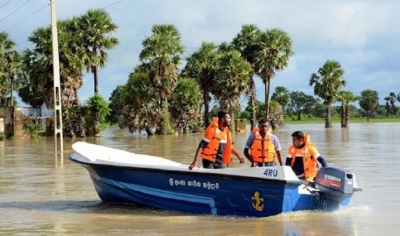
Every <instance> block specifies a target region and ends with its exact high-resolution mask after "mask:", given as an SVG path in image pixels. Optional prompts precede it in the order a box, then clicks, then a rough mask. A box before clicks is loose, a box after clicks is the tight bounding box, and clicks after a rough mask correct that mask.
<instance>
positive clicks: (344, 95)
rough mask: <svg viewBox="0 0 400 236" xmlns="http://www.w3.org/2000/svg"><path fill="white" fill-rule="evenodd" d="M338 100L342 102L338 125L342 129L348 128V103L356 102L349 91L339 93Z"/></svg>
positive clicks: (355, 98)
mask: <svg viewBox="0 0 400 236" xmlns="http://www.w3.org/2000/svg"><path fill="white" fill-rule="evenodd" d="M339 100H340V101H341V102H342V107H341V110H342V112H341V113H342V114H341V117H340V124H341V127H342V128H346V127H349V119H350V103H351V102H355V101H357V100H358V97H357V96H355V95H354V94H353V93H352V92H351V91H340V92H339Z"/></svg>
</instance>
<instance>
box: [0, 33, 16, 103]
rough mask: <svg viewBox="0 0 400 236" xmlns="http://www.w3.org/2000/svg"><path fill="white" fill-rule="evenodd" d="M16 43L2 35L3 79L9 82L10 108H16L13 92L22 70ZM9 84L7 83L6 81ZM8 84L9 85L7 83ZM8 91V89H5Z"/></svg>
mask: <svg viewBox="0 0 400 236" xmlns="http://www.w3.org/2000/svg"><path fill="white" fill-rule="evenodd" d="M14 47H15V42H14V41H12V40H11V39H10V38H9V36H8V34H7V33H6V32H1V33H0V64H1V71H0V73H1V74H3V79H5V80H8V81H9V86H10V87H9V88H10V89H9V90H10V103H9V106H14V101H13V92H14V83H15V77H16V74H17V72H18V70H19V68H20V61H21V57H20V55H19V53H18V52H17V51H16V50H15V49H14ZM4 82H7V81H4ZM5 84H7V83H5ZM5 90H7V89H5Z"/></svg>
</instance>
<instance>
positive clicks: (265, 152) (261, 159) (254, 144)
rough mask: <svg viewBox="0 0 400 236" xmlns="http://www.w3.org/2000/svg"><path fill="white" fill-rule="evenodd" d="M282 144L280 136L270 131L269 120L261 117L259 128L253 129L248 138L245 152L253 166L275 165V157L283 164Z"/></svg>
mask: <svg viewBox="0 0 400 236" xmlns="http://www.w3.org/2000/svg"><path fill="white" fill-rule="evenodd" d="M280 150H282V147H281V144H280V142H279V139H278V137H276V135H274V134H272V133H271V132H270V126H269V122H268V121H267V120H265V119H261V120H260V121H259V122H258V128H255V129H253V131H252V132H251V134H250V136H249V137H248V138H247V142H246V146H245V147H244V150H243V154H244V155H245V156H246V158H247V159H248V160H249V161H250V162H251V166H252V167H256V166H274V165H275V157H277V159H278V161H279V164H280V165H281V166H282V158H281V152H280Z"/></svg>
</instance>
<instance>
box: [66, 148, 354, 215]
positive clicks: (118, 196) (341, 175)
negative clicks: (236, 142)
mask: <svg viewBox="0 0 400 236" xmlns="http://www.w3.org/2000/svg"><path fill="white" fill-rule="evenodd" d="M72 148H73V150H74V153H73V154H71V155H69V159H70V160H71V161H74V162H77V163H79V164H81V165H83V166H84V167H85V168H86V169H87V170H88V171H89V174H90V177H91V178H92V180H93V183H94V187H95V189H96V191H97V193H98V195H99V197H100V199H101V200H102V201H104V202H111V203H128V204H129V203H132V204H140V205H146V206H150V207H155V208H162V209H169V210H177V211H183V212H190V213H206V214H214V215H238V216H250V217H267V216H272V215H276V214H280V213H282V212H290V211H300V210H314V209H318V210H332V209H337V208H338V207H340V206H346V205H348V204H349V202H350V199H351V197H352V195H353V193H354V192H355V191H357V190H360V188H358V186H357V183H356V179H355V175H354V174H353V173H351V172H349V171H345V170H341V169H337V168H331V167H327V168H324V169H322V170H320V172H319V174H318V176H317V177H316V181H315V182H313V183H312V184H307V183H305V182H304V181H301V180H299V179H298V178H297V177H296V175H295V174H294V172H293V171H292V169H291V168H290V167H288V166H283V167H281V166H272V167H256V168H251V167H244V168H225V169H217V170H214V169H203V168H198V169H193V170H191V171H190V170H188V165H185V164H181V163H178V162H174V161H171V160H168V159H165V158H161V157H156V156H150V155H144V154H136V153H132V152H127V151H123V150H119V149H114V148H109V147H105V146H100V145H95V144H89V143H85V142H76V143H74V144H73V145H72Z"/></svg>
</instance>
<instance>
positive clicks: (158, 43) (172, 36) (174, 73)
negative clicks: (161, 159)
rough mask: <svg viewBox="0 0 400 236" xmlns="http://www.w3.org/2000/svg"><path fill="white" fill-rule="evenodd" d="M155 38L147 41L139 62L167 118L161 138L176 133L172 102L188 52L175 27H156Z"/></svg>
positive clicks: (162, 124) (163, 122)
mask: <svg viewBox="0 0 400 236" xmlns="http://www.w3.org/2000/svg"><path fill="white" fill-rule="evenodd" d="M151 31H152V35H151V36H149V37H147V38H145V39H144V40H143V43H142V44H143V49H142V51H141V52H140V55H139V59H140V61H141V62H142V63H143V66H144V67H145V68H146V70H147V72H148V75H149V80H150V83H151V84H152V86H153V89H154V90H155V91H156V93H157V94H158V96H159V101H160V105H161V109H162V112H163V117H162V120H161V122H160V126H159V128H160V132H161V134H167V133H169V132H171V131H172V130H168V129H169V128H168V127H166V126H168V125H169V124H170V119H169V115H168V98H169V96H170V95H171V93H172V92H173V91H174V89H175V87H176V85H177V83H178V70H179V66H180V63H181V56H182V54H183V52H184V50H183V46H182V44H181V36H180V33H179V31H178V30H177V29H176V28H175V26H174V25H167V24H164V25H153V27H152V29H151Z"/></svg>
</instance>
